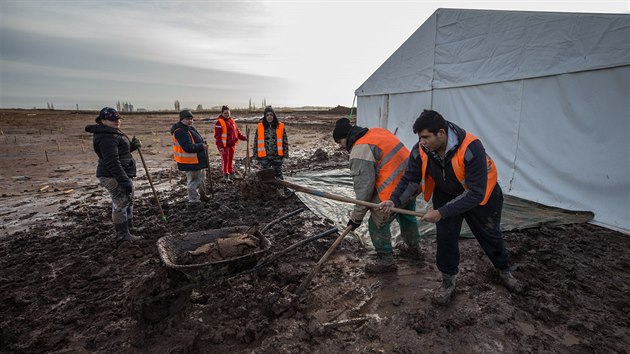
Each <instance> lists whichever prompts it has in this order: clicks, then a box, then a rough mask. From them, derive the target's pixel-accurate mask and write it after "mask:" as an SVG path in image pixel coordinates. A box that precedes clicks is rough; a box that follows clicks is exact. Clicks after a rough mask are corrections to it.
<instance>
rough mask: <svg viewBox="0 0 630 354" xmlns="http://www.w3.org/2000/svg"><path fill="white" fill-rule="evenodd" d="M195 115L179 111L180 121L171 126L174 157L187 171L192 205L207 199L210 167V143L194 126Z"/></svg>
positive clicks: (189, 201)
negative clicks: (207, 174) (207, 173)
mask: <svg viewBox="0 0 630 354" xmlns="http://www.w3.org/2000/svg"><path fill="white" fill-rule="evenodd" d="M193 120H194V117H193V115H192V113H191V112H190V111H189V110H183V111H181V112H179V122H177V123H175V124H173V126H172V127H171V135H172V136H173V158H174V159H175V161H176V162H177V169H179V170H180V171H184V172H185V173H186V180H187V188H188V203H189V205H190V206H191V207H197V206H200V205H201V201H202V200H203V201H207V200H208V197H207V196H206V189H205V185H204V172H205V171H204V169H206V168H208V144H206V143H205V142H204V141H203V139H202V138H201V135H200V134H199V132H197V129H195V127H193Z"/></svg>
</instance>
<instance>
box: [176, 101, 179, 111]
mask: <svg viewBox="0 0 630 354" xmlns="http://www.w3.org/2000/svg"><path fill="white" fill-rule="evenodd" d="M175 110H176V111H177V112H179V100H175Z"/></svg>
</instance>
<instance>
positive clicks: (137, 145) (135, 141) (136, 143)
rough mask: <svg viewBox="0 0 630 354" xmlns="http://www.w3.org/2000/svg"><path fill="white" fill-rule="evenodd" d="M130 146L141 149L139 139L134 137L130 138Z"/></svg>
mask: <svg viewBox="0 0 630 354" xmlns="http://www.w3.org/2000/svg"><path fill="white" fill-rule="evenodd" d="M131 146H133V147H135V148H136V149H140V148H141V147H142V142H141V141H140V139H138V138H136V137H135V136H134V137H133V138H131Z"/></svg>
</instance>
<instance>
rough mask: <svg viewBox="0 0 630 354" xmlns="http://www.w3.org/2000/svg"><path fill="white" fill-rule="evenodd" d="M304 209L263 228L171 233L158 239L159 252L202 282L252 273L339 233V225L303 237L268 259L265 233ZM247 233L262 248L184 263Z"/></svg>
mask: <svg viewBox="0 0 630 354" xmlns="http://www.w3.org/2000/svg"><path fill="white" fill-rule="evenodd" d="M302 211H304V209H303V208H300V209H297V210H295V211H293V212H291V213H289V214H287V215H284V216H282V217H279V218H277V219H275V220H272V221H271V222H269V223H268V224H267V225H265V226H264V227H263V228H261V229H260V230H258V228H257V227H250V226H233V227H228V228H221V229H213V230H204V231H198V232H192V233H186V234H180V235H172V234H170V235H167V236H164V237H161V238H160V239H158V240H157V248H158V252H159V254H160V258H161V259H162V262H163V263H164V265H165V266H166V267H168V268H170V269H173V270H177V271H179V272H182V273H184V274H185V275H186V277H187V278H188V279H189V281H191V282H200V281H204V280H209V279H216V278H221V277H225V276H235V275H240V274H244V273H250V272H253V271H257V270H258V269H260V268H262V267H263V266H265V265H268V264H270V263H271V262H272V261H274V260H276V259H277V258H278V257H279V256H280V255H283V254H286V253H287V252H289V251H292V250H294V249H295V248H297V247H298V246H301V245H303V244H305V243H307V242H311V241H313V240H316V239H318V238H321V237H324V236H327V235H330V234H332V233H334V232H337V229H336V228H334V229H331V230H328V231H326V232H323V233H320V234H318V235H315V236H312V237H309V238H307V239H304V240H301V241H299V242H297V243H295V244H293V245H291V246H289V247H288V248H286V249H284V250H282V251H280V252H278V253H276V254H272V255H270V256H269V257H266V258H264V256H265V255H266V254H267V253H268V252H269V249H270V248H271V242H270V241H269V240H268V239H267V238H266V237H265V236H264V232H265V231H266V230H267V229H269V227H271V226H272V225H274V224H276V223H278V222H280V221H282V220H285V219H287V218H289V217H291V216H293V215H296V214H298V213H300V212H302ZM243 234H248V235H252V236H254V237H255V238H256V239H258V240H259V242H258V247H257V248H256V249H255V250H252V251H250V252H248V253H245V254H242V255H238V256H234V257H230V258H226V259H221V260H216V261H206V262H199V263H192V264H184V262H182V259H183V258H184V256H185V255H186V254H189V252H190V251H194V250H196V249H198V248H199V247H200V246H203V245H206V244H209V243H213V242H218V241H219V240H221V239H224V240H225V239H226V238H229V237H233V236H234V235H243Z"/></svg>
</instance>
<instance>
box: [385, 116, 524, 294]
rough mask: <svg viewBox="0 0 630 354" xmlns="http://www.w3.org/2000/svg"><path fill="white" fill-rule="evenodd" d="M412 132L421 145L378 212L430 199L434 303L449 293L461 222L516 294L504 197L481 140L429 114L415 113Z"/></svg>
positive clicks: (456, 262) (518, 288) (456, 264)
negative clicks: (412, 197)
mask: <svg viewBox="0 0 630 354" xmlns="http://www.w3.org/2000/svg"><path fill="white" fill-rule="evenodd" d="M413 132H414V133H416V134H418V137H419V140H420V141H419V142H418V143H416V144H415V145H414V147H413V149H412V150H411V155H410V157H409V160H408V164H407V170H406V172H405V174H404V176H403V177H402V179H401V180H400V182H399V183H398V186H397V187H396V190H395V191H394V192H393V193H392V195H391V198H390V200H387V201H383V202H382V203H381V204H380V205H379V207H380V208H382V209H384V210H385V211H389V210H390V208H391V207H393V206H400V200H404V197H405V196H406V195H409V194H413V193H417V191H422V193H423V195H424V199H425V200H426V201H427V202H428V201H429V200H430V199H431V198H432V201H433V208H432V209H430V210H429V211H428V212H427V213H426V214H425V216H423V217H422V220H423V221H428V222H432V223H435V224H436V229H437V255H436V259H437V267H438V269H439V270H440V272H442V284H441V286H440V287H438V288H437V289H435V291H434V293H433V302H434V303H436V304H441V305H445V304H448V303H449V301H450V300H451V298H452V296H453V294H454V291H455V283H456V282H455V278H456V275H457V273H458V272H459V240H458V239H459V235H460V232H461V226H462V221H463V220H466V223H467V224H468V226H469V227H470V230H471V231H472V233H473V234H474V236H475V238H476V239H477V241H478V242H479V244H480V245H481V248H482V249H483V250H484V252H485V253H486V255H487V256H488V258H490V261H491V262H492V264H493V265H494V267H495V269H497V274H498V276H499V279H500V280H501V281H502V283H503V285H504V286H505V287H506V288H507V289H508V290H510V291H512V292H517V293H518V292H520V291H521V290H522V288H521V284H520V283H519V282H518V281H517V280H516V279H515V278H514V277H513V276H512V274H511V272H510V268H509V256H508V253H507V250H506V248H505V244H504V241H503V235H502V233H501V228H500V224H501V210H502V208H503V194H502V192H501V187H499V184H498V183H497V169H496V166H495V164H494V162H493V161H492V159H491V158H490V156H488V155H487V154H486V151H485V149H484V147H483V144H482V143H481V141H480V140H479V139H477V137H475V136H474V135H472V134H471V133H468V132H466V131H465V130H464V129H462V128H460V127H459V126H457V125H455V124H453V123H452V122H449V121H446V120H445V119H444V117H442V115H440V114H439V113H438V112H436V111H432V110H424V111H423V112H422V114H420V117H418V119H417V120H416V121H415V123H414V125H413Z"/></svg>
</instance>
